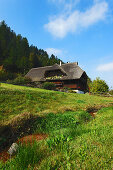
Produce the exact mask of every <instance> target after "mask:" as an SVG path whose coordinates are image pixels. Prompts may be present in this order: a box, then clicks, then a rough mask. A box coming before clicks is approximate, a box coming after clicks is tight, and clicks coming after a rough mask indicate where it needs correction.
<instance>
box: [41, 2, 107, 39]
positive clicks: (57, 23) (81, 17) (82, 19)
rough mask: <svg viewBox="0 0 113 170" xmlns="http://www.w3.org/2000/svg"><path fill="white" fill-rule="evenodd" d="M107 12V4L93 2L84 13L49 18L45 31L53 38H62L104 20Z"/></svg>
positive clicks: (75, 12) (76, 12)
mask: <svg viewBox="0 0 113 170" xmlns="http://www.w3.org/2000/svg"><path fill="white" fill-rule="evenodd" d="M107 11H108V4H107V3H106V2H105V1H104V2H95V3H94V5H93V6H92V7H91V8H89V9H87V10H86V11H85V12H81V11H78V10H75V11H74V12H70V13H69V14H68V15H67V13H65V14H61V15H60V16H56V17H51V18H50V21H49V23H48V24H45V25H44V27H45V29H46V30H47V31H48V32H50V33H51V34H52V35H53V36H54V37H57V38H64V37H65V36H66V35H67V34H68V33H70V32H71V33H74V32H77V31H78V30H81V29H83V28H86V27H89V26H91V25H93V24H95V23H97V22H99V21H101V20H104V19H105V17H106V13H107Z"/></svg>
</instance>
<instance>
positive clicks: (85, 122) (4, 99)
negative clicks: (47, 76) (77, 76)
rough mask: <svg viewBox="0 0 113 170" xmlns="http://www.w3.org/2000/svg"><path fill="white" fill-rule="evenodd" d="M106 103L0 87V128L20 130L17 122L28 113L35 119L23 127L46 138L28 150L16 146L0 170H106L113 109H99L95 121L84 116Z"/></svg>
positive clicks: (109, 166)
mask: <svg viewBox="0 0 113 170" xmlns="http://www.w3.org/2000/svg"><path fill="white" fill-rule="evenodd" d="M112 103H113V98H105V97H96V96H90V95H88V94H85V95H80V94H71V93H61V92H54V91H47V90H42V89H33V88H27V87H20V86H13V85H7V84H1V87H0V112H1V113H0V116H1V123H2V124H4V125H6V124H8V123H10V124H12V122H14V124H15V122H16V125H17V127H18V126H22V124H19V123H20V122H19V121H20V120H21V119H22V120H24V119H25V118H24V117H25V116H26V114H27V115H29V114H32V115H35V119H34V121H32V122H31V124H30V123H29V124H27V126H28V127H30V128H32V133H46V134H48V138H47V139H46V140H44V141H40V142H35V143H34V144H33V145H32V146H31V145H27V146H26V145H21V144H20V146H19V149H18V152H17V154H16V155H15V157H14V158H12V159H11V161H7V162H6V163H5V164H4V163H2V162H1V163H0V169H5V170H9V169H11V170H13V169H14V170H18V169H20V170H21V169H26V170H27V169H31V170H33V169H41V170H43V169H47V170H49V169H50V170H51V169H77V170H78V169H94V170H95V169H99V170H100V169H111V170H112V168H113V158H112V155H113V153H112V150H113V141H112V139H113V133H112V132H113V123H112V122H113V106H112V107H108V108H102V109H100V110H99V111H98V112H97V114H96V118H92V117H91V115H90V114H89V113H88V112H87V109H91V108H100V107H102V106H109V105H110V104H112ZM28 113H29V114H28ZM55 113H57V114H55ZM28 118H30V117H29V116H28Z"/></svg>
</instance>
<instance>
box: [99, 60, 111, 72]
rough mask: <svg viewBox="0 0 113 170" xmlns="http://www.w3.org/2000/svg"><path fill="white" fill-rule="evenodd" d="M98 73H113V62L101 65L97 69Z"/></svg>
mask: <svg viewBox="0 0 113 170" xmlns="http://www.w3.org/2000/svg"><path fill="white" fill-rule="evenodd" d="M97 71H100V72H108V71H113V62H111V63H107V64H101V65H99V66H98V67H97Z"/></svg>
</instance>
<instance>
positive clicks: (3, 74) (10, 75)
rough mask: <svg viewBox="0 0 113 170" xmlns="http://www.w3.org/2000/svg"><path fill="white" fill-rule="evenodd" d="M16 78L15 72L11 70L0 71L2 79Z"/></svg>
mask: <svg viewBox="0 0 113 170" xmlns="http://www.w3.org/2000/svg"><path fill="white" fill-rule="evenodd" d="M14 78H16V74H15V73H10V72H7V71H5V70H1V71H0V81H6V80H8V79H9V80H13V79H14Z"/></svg>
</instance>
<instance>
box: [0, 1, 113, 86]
mask: <svg viewBox="0 0 113 170" xmlns="http://www.w3.org/2000/svg"><path fill="white" fill-rule="evenodd" d="M2 20H5V22H6V23H7V25H8V26H10V27H11V29H12V30H14V31H15V32H16V34H21V35H22V36H23V37H27V39H28V41H29V44H30V45H31V44H33V45H35V46H37V47H38V48H42V49H44V50H46V51H47V52H48V53H49V54H50V55H51V53H53V54H54V55H57V56H58V57H59V58H60V59H62V60H63V61H64V62H68V61H70V62H74V61H75V62H76V61H78V63H79V65H80V66H81V68H83V69H84V70H85V71H86V73H87V74H88V76H89V77H91V79H92V80H93V79H95V78H96V77H100V78H101V79H104V80H105V81H106V82H107V83H108V85H109V87H110V88H111V86H112V87H113V0H19V1H18V0H0V21H2Z"/></svg>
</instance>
